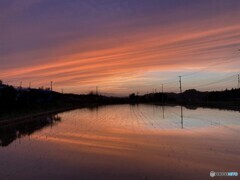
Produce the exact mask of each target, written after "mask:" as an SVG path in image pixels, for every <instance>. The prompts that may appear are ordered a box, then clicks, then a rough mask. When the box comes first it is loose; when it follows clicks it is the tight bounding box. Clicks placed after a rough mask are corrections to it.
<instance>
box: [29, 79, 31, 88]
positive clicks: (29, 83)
mask: <svg viewBox="0 0 240 180" xmlns="http://www.w3.org/2000/svg"><path fill="white" fill-rule="evenodd" d="M29 89H31V81H30V82H29Z"/></svg>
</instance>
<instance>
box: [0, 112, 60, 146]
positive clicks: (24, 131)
mask: <svg viewBox="0 0 240 180" xmlns="http://www.w3.org/2000/svg"><path fill="white" fill-rule="evenodd" d="M60 121H61V118H60V117H59V116H58V115H48V116H45V117H39V118H35V119H32V120H30V121H27V122H24V123H19V124H12V125H8V126H3V127H0V146H2V147H5V146H8V145H9V144H11V143H12V142H13V141H15V140H16V139H18V138H22V137H24V136H26V135H28V136H30V135H31V134H33V133H34V132H36V131H38V130H41V129H43V128H45V127H49V126H51V127H52V126H54V125H55V124H56V123H57V122H60Z"/></svg>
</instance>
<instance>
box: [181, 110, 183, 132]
mask: <svg viewBox="0 0 240 180" xmlns="http://www.w3.org/2000/svg"><path fill="white" fill-rule="evenodd" d="M181 124H182V129H183V107H182V106H181Z"/></svg>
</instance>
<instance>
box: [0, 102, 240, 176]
mask: <svg viewBox="0 0 240 180" xmlns="http://www.w3.org/2000/svg"><path fill="white" fill-rule="evenodd" d="M239 117H240V116H239V112H236V111H220V110H217V109H207V108H206V109H204V108H197V109H189V108H186V107H184V106H182V107H181V106H155V105H144V104H139V105H111V106H100V107H97V108H91V109H87V108H82V109H75V110H72V111H68V112H63V113H59V114H58V115H57V116H56V115H55V116H51V117H50V120H49V117H48V118H46V117H45V118H43V119H41V118H40V119H39V120H37V121H31V122H28V123H25V124H19V125H15V126H9V127H4V128H3V127H2V128H0V132H1V133H0V139H1V146H7V145H8V144H10V143H11V142H13V141H14V140H16V139H17V138H21V137H22V139H21V145H18V146H14V145H9V146H7V147H5V148H0V159H1V164H0V169H1V171H0V179H104V180H106V179H137V180H138V179H189V177H190V178H192V179H207V178H208V177H209V172H210V171H211V170H214V169H220V170H221V171H224V172H226V171H239V162H240V156H239V154H240V142H239V132H240V121H239ZM60 120H61V123H58V125H57V126H54V127H53V128H51V126H53V125H55V124H56V123H57V122H58V121H60ZM45 127H48V128H45ZM40 129H41V131H40ZM29 134H32V135H31V141H29V139H28V138H26V135H29ZM24 136H25V138H24ZM219 157H221V158H219ZM23 162H24V163H23Z"/></svg>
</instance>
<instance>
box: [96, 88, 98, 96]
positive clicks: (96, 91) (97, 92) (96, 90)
mask: <svg viewBox="0 0 240 180" xmlns="http://www.w3.org/2000/svg"><path fill="white" fill-rule="evenodd" d="M96 95H98V86H96Z"/></svg>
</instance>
